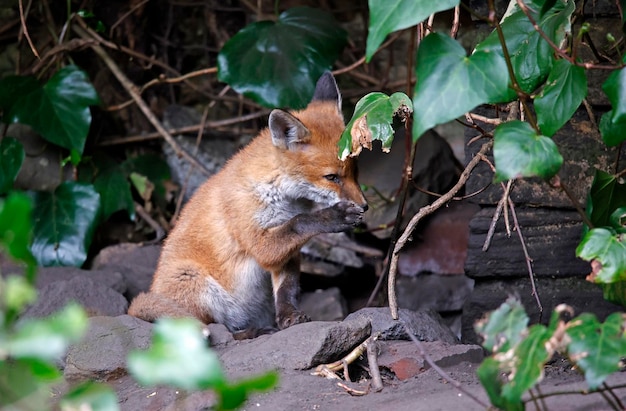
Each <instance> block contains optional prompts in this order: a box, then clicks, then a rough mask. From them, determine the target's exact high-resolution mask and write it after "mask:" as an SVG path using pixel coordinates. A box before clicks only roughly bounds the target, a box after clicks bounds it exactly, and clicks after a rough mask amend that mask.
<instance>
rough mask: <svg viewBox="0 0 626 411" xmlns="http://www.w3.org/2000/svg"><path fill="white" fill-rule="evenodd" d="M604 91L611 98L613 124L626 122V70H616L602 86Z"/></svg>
mask: <svg viewBox="0 0 626 411" xmlns="http://www.w3.org/2000/svg"><path fill="white" fill-rule="evenodd" d="M602 90H603V91H604V93H605V94H606V95H607V97H608V98H609V101H610V102H611V106H612V108H613V110H611V111H610V113H611V123H613V124H617V123H625V122H626V68H622V69H619V70H614V71H613V72H612V73H611V74H610V75H609V77H608V78H607V79H606V81H605V82H604V83H603V84H602Z"/></svg>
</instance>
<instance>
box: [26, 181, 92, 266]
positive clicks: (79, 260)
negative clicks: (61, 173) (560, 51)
mask: <svg viewBox="0 0 626 411" xmlns="http://www.w3.org/2000/svg"><path fill="white" fill-rule="evenodd" d="M34 199H35V214H34V220H35V225H34V240H33V244H32V246H31V250H32V252H33V254H34V255H35V258H36V259H37V261H38V262H39V264H40V265H43V266H52V265H70V266H77V267H79V266H81V265H82V264H83V263H84V262H85V260H86V259H87V251H88V249H89V245H90V244H91V240H92V237H93V233H94V230H95V227H96V224H97V222H98V221H97V220H98V215H99V214H98V213H99V207H100V195H99V194H98V193H97V192H96V190H95V189H94V187H93V186H92V185H89V184H82V183H74V182H71V181H66V182H64V183H62V184H61V185H59V186H58V187H57V189H56V190H55V191H54V192H52V193H44V192H40V193H36V194H35V197H34Z"/></svg>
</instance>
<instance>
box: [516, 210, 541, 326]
mask: <svg viewBox="0 0 626 411" xmlns="http://www.w3.org/2000/svg"><path fill="white" fill-rule="evenodd" d="M509 207H510V209H511V216H513V224H514V225H515V230H516V231H517V236H518V237H519V241H520V243H521V244H522V250H523V251H524V258H525V259H526V268H527V269H528V277H529V278H530V286H531V287H532V294H533V296H534V297H535V301H537V307H538V308H539V322H541V318H542V316H543V306H542V305H541V299H540V298H539V293H538V292H537V286H536V285H535V273H534V272H533V265H532V261H533V259H532V258H531V257H530V255H529V254H528V248H526V241H525V240H524V235H523V234H522V229H521V227H520V225H519V221H518V220H517V213H516V212H515V205H514V204H513V202H512V201H511V199H510V198H509Z"/></svg>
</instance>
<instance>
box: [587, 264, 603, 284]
mask: <svg viewBox="0 0 626 411" xmlns="http://www.w3.org/2000/svg"><path fill="white" fill-rule="evenodd" d="M600 271H602V263H601V262H600V261H598V260H591V273H589V274H588V275H587V277H586V278H585V280H587V281H589V282H590V283H595V282H596V277H597V276H598V273H599V272H600Z"/></svg>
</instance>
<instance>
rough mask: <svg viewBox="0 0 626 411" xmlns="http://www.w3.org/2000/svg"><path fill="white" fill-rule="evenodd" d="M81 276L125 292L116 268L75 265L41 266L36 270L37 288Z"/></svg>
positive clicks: (121, 276) (124, 284)
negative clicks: (84, 267)
mask: <svg viewBox="0 0 626 411" xmlns="http://www.w3.org/2000/svg"><path fill="white" fill-rule="evenodd" d="M77 276H82V277H85V278H89V279H90V280H93V281H94V282H96V283H99V284H102V285H105V286H107V287H111V288H112V289H114V290H115V291H117V292H118V293H120V294H124V293H125V292H126V282H125V281H124V276H123V275H122V273H120V272H119V271H117V270H109V269H102V270H82V269H80V268H77V267H41V268H39V269H38V270H37V282H36V285H37V288H38V289H42V288H44V287H46V286H48V285H49V284H51V283H53V282H55V281H65V280H70V279H72V278H74V277H77Z"/></svg>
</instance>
